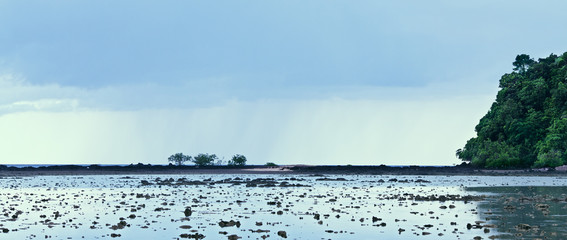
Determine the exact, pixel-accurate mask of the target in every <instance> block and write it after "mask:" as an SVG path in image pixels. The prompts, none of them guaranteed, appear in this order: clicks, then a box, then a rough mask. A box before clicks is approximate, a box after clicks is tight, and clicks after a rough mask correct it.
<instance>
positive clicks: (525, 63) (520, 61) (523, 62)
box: [512, 54, 535, 73]
mask: <svg viewBox="0 0 567 240" xmlns="http://www.w3.org/2000/svg"><path fill="white" fill-rule="evenodd" d="M534 63H535V61H534V60H533V59H532V58H530V55H527V54H520V55H517V56H516V61H514V62H513V63H512V65H514V71H518V72H520V73H525V72H526V70H528V68H529V67H530V66H532V65H533V64H534Z"/></svg>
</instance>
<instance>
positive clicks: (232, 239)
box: [227, 234, 242, 240]
mask: <svg viewBox="0 0 567 240" xmlns="http://www.w3.org/2000/svg"><path fill="white" fill-rule="evenodd" d="M227 237H228V240H236V239H240V238H242V237H239V236H237V235H236V234H232V235H228V236H227Z"/></svg>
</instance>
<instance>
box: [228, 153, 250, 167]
mask: <svg viewBox="0 0 567 240" xmlns="http://www.w3.org/2000/svg"><path fill="white" fill-rule="evenodd" d="M244 165H246V157H245V156H244V155H240V154H236V155H234V156H232V159H230V160H229V161H228V166H244Z"/></svg>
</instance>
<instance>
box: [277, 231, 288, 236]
mask: <svg viewBox="0 0 567 240" xmlns="http://www.w3.org/2000/svg"><path fill="white" fill-rule="evenodd" d="M278 236H280V237H282V238H287V233H286V232H285V231H278Z"/></svg>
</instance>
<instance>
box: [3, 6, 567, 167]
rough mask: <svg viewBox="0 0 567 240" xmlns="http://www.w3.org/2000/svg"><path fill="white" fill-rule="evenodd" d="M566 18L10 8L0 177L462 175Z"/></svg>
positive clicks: (538, 9)
mask: <svg viewBox="0 0 567 240" xmlns="http://www.w3.org/2000/svg"><path fill="white" fill-rule="evenodd" d="M566 9H567V1H563V0H549V1H526V0H514V1H512V0H509V1H506V0H502V1H493V0H476V1H450V0H432V1H417V0H415V1H411V0H408V1H323V0H314V1H293V0H292V1H264V0H262V1H259V0H258V1H253V0H250V1H219V0H214V1H173V0H162V1H146V0H136V1H133V0H125V1H112V0H99V1H71V0H51V1H32V0H30V1H7V0H0V164H130V163H134V164H136V163H144V164H167V158H168V157H169V156H170V155H172V154H174V153H177V152H182V153H184V154H186V155H192V156H194V155H196V154H198V153H211V154H213V153H214V154H216V155H217V156H219V157H220V159H222V160H224V161H225V162H226V161H227V160H229V159H230V158H231V157H232V156H233V155H234V154H243V155H245V156H246V157H247V159H248V164H264V163H266V162H274V163H277V164H282V165H285V164H309V165H323V164H324V165H346V164H352V165H380V164H386V165H454V164H460V160H458V159H457V158H456V157H455V151H456V150H457V149H458V148H461V147H462V146H464V144H465V142H466V141H467V140H468V139H469V138H471V137H473V136H475V132H474V127H475V126H476V124H477V123H478V120H479V119H480V118H481V117H482V116H483V115H484V114H486V112H487V111H488V109H489V108H490V105H491V104H492V102H493V101H494V99H495V96H496V93H497V91H498V80H499V79H500V77H501V76H502V75H503V74H505V73H508V72H511V71H512V68H513V66H512V62H513V61H514V58H515V56H516V55H517V54H524V53H525V54H529V55H530V56H532V57H533V58H535V59H537V58H544V57H547V56H549V55H550V54H552V53H553V54H557V55H559V54H562V53H563V52H566V51H567V45H566V44H565V43H567V31H564V29H565V24H564V23H565V17H564V16H565V13H564V12H565V10H566Z"/></svg>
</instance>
